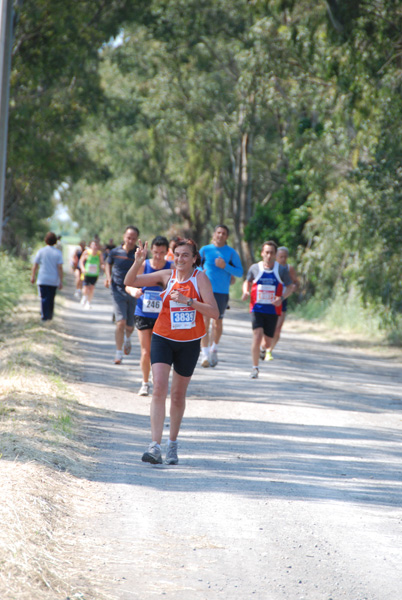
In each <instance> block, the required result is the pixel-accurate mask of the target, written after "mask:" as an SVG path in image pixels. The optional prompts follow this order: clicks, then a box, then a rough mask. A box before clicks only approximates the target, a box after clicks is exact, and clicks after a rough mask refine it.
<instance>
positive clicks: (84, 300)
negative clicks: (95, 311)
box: [81, 295, 87, 306]
mask: <svg viewBox="0 0 402 600" xmlns="http://www.w3.org/2000/svg"><path fill="white" fill-rule="evenodd" d="M86 303H87V297H86V296H84V295H83V296H82V298H81V304H82V305H83V306H84V305H85V304H86Z"/></svg>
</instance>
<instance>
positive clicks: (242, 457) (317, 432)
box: [63, 281, 402, 600]
mask: <svg viewBox="0 0 402 600" xmlns="http://www.w3.org/2000/svg"><path fill="white" fill-rule="evenodd" d="M102 283H103V282H102V281H100V282H99V283H98V286H97V288H96V292H95V298H94V303H93V309H92V310H90V311H86V310H84V309H83V308H82V307H81V306H80V305H79V304H78V302H77V301H75V300H73V298H72V296H69V293H68V292H66V302H65V306H64V308H63V320H64V322H65V325H66V327H67V330H68V331H69V333H70V334H71V335H72V336H73V339H74V341H75V343H76V347H77V355H78V356H80V357H81V360H82V365H83V366H82V381H81V382H80V383H79V385H78V386H77V390H79V393H80V394H81V397H82V398H83V403H84V404H87V405H88V407H90V409H91V410H90V413H89V416H88V417H87V432H88V436H89V437H90V439H91V442H92V444H93V445H94V446H95V447H96V448H97V452H96V459H97V462H96V467H95V468H94V470H93V473H92V477H91V480H90V481H88V490H90V493H89V497H90V498H91V502H92V506H91V510H90V512H91V516H90V517H89V518H88V516H87V517H86V518H85V521H84V520H83V522H82V524H81V526H80V530H79V531H77V538H79V539H80V540H85V549H86V552H87V554H88V555H89V556H93V557H94V560H93V561H91V560H87V561H86V562H85V564H84V565H83V577H86V578H87V579H91V578H97V579H98V580H99V577H100V571H101V578H102V581H103V582H104V584H103V587H104V591H105V594H108V597H110V598H113V599H116V600H132V599H140V600H153V599H154V598H155V599H156V598H168V599H170V600H204V599H208V600H209V599H211V600H213V599H215V598H216V599H220V598H225V599H230V600H252V599H254V600H257V599H258V600H280V599H283V598H286V599H288V600H307V599H309V600H340V599H346V600H399V599H400V598H401V597H402V591H401V590H402V510H401V505H402V474H401V458H402V450H401V433H402V412H401V409H402V374H401V363H400V361H398V360H385V359H383V358H380V357H376V356H373V355H365V353H364V352H362V351H353V350H350V349H347V348H345V347H341V346H336V345H331V344H330V343H328V342H326V341H323V340H322V339H321V340H320V339H319V338H317V337H314V336H311V335H306V334H304V335H302V334H298V335H296V334H290V333H286V331H285V332H284V334H283V335H282V339H281V341H280V344H279V345H278V348H277V351H276V352H275V360H274V361H272V362H267V363H265V362H264V363H262V366H261V375H260V378H259V379H258V380H250V379H249V378H248V375H249V372H250V370H251V366H252V365H251V357H250V343H251V327H250V319H249V315H248V313H247V309H246V307H244V309H243V310H242V309H238V308H237V309H236V308H233V307H232V308H231V309H230V310H229V311H228V312H227V314H226V317H225V321H224V335H223V338H222V342H221V349H220V353H219V364H218V365H217V367H215V368H213V369H211V368H210V369H203V368H201V366H200V365H199V366H198V367H197V369H196V371H195V374H194V376H193V379H192V382H191V384H190V388H189V394H188V403H187V409H186V414H185V418H184V421H183V426H182V431H181V437H180V440H179V457H180V462H179V464H178V465H176V466H166V465H158V466H152V465H148V464H144V463H142V462H141V455H142V452H143V451H144V449H145V448H146V447H147V445H148V443H149V441H150V440H149V403H150V398H149V397H145V398H144V397H140V396H138V395H137V392H138V390H139V387H140V383H141V374H140V369H139V344H138V340H137V338H136V333H135V334H134V336H133V339H135V343H134V344H133V351H132V353H131V355H130V356H129V357H127V358H125V360H124V364H122V365H120V366H117V365H114V364H113V357H114V324H113V323H112V310H111V302H110V296H109V292H108V290H106V289H105V288H104V287H103V285H102ZM166 437H167V436H166ZM94 498H95V499H96V500H95V501H94ZM83 544H84V542H83V541H80V542H79V545H78V546H77V551H79V547H80V545H81V546H82V545H83Z"/></svg>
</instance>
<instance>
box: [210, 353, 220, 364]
mask: <svg viewBox="0 0 402 600" xmlns="http://www.w3.org/2000/svg"><path fill="white" fill-rule="evenodd" d="M209 364H210V365H211V367H216V365H217V364H218V352H217V351H216V350H211V352H210V354H209Z"/></svg>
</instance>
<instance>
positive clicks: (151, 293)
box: [126, 235, 172, 396]
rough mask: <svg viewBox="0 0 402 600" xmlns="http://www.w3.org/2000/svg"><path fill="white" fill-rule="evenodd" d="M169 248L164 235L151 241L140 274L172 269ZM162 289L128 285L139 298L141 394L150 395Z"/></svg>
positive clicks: (159, 287)
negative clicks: (154, 329) (153, 336)
mask: <svg viewBox="0 0 402 600" xmlns="http://www.w3.org/2000/svg"><path fill="white" fill-rule="evenodd" d="M168 249H169V242H168V240H167V239H166V238H165V237H163V236H162V235H157V236H156V237H155V238H154V239H153V240H152V243H151V253H152V258H150V259H149V258H148V259H146V260H145V262H144V264H143V268H142V269H141V270H140V271H139V272H138V274H139V275H147V274H149V273H155V271H162V270H164V269H171V267H172V263H171V261H170V260H165V255H166V253H167V251H168ZM162 290H163V287H162V286H161V285H153V286H146V287H143V288H133V287H130V286H126V291H127V292H129V293H130V294H131V295H133V296H134V297H135V298H137V305H136V307H135V314H134V319H135V325H136V328H137V333H138V339H139V340H140V344H141V361H140V366H141V371H142V384H141V388H140V390H139V392H138V395H139V396H148V394H149V373H150V370H151V339H152V330H153V328H154V325H155V323H156V319H157V318H158V316H159V313H160V311H161V308H162V298H161V295H160V293H161V292H162Z"/></svg>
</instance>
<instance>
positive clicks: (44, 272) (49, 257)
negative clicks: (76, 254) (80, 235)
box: [34, 246, 63, 287]
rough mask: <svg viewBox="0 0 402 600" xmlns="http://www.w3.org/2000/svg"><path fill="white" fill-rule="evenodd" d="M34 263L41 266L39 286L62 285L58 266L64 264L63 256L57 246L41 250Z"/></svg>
mask: <svg viewBox="0 0 402 600" xmlns="http://www.w3.org/2000/svg"><path fill="white" fill-rule="evenodd" d="M34 263H36V264H37V265H39V273H38V279H37V281H36V283H37V284H38V285H54V286H55V287H57V286H58V285H59V284H60V276H59V270H58V265H62V264H63V254H62V252H61V250H59V249H58V248H56V246H45V247H44V248H41V249H40V250H39V251H38V252H37V254H36V256H35V259H34Z"/></svg>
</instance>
